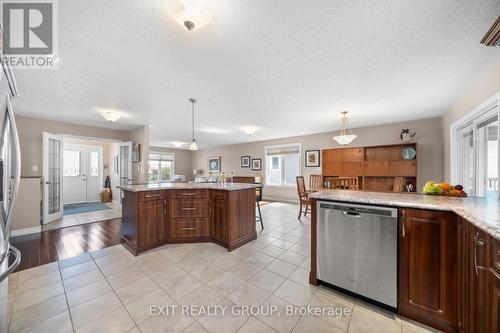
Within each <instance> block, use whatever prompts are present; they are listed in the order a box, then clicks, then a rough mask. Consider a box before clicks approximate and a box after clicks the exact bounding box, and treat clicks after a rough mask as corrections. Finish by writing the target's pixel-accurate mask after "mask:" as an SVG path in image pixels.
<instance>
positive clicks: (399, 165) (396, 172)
mask: <svg viewBox="0 0 500 333" xmlns="http://www.w3.org/2000/svg"><path fill="white" fill-rule="evenodd" d="M390 176H394V177H416V176H417V162H416V161H391V162H390Z"/></svg>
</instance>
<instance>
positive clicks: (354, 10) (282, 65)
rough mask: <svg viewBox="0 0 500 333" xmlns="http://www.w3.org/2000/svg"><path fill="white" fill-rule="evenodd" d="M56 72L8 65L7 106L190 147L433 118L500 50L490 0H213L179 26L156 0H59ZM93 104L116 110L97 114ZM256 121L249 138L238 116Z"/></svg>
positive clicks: (497, 7)
mask: <svg viewBox="0 0 500 333" xmlns="http://www.w3.org/2000/svg"><path fill="white" fill-rule="evenodd" d="M58 3H59V56H60V63H59V68H58V69H57V70H23V71H18V72H17V73H16V74H17V79H18V84H19V86H20V90H21V93H22V96H21V97H19V98H17V99H16V100H15V107H16V112H17V113H18V114H21V115H29V116H35V117H43V118H49V119H55V120H61V121H67V122H72V123H81V124H86V125H94V126H100V127H110V128H116V129H126V130H128V129H133V128H135V127H137V126H139V125H150V126H151V136H152V137H151V140H152V144H154V145H162V146H167V145H168V144H167V142H168V141H184V142H189V141H190V139H191V112H190V105H189V103H188V101H187V99H188V97H197V98H198V100H199V103H198V104H197V109H196V115H197V120H196V124H197V130H196V137H197V139H198V141H199V143H200V146H201V147H202V148H205V147H211V146H217V145H223V144H231V143H240V142H247V141H257V140H263V139H270V138H278V137H287V136H295V135H302V134H310V133H318V132H325V131H330V130H335V129H338V128H339V126H340V121H339V118H340V111H341V110H344V109H347V110H350V124H351V126H352V127H362V126H370V125H376V124H382V123H391V122H397V121H404V120H412V119H420V118H429V117H434V116H440V115H442V114H443V113H444V112H445V111H446V110H447V108H448V107H449V106H450V105H451V104H452V102H453V101H454V100H456V98H457V97H458V96H459V94H460V92H461V91H463V89H464V87H465V86H466V85H467V84H468V83H469V82H470V81H471V80H472V79H473V78H474V77H475V76H476V75H477V73H478V72H479V71H480V70H481V69H482V68H483V67H484V66H485V64H486V63H487V61H488V60H489V59H490V58H491V57H492V56H494V54H495V53H498V52H500V49H499V48H496V49H495V48H487V47H484V46H482V45H481V44H479V41H480V40H481V38H482V37H483V35H484V34H485V33H486V31H487V30H488V29H489V27H490V26H491V25H492V24H493V22H494V21H495V19H496V17H498V15H500V1H498V0H440V1H436V0H419V1H415V0H397V1H375V0H372V1H368V0H366V1H352V0H335V1H333V0H314V1H313V0H311V1H301V0H279V1H278V0H260V1H257V0H254V1H249V0H238V1H237V0H219V1H218V3H219V4H220V9H221V10H220V11H219V12H218V13H216V15H217V16H216V21H214V22H212V23H211V24H210V25H208V26H206V27H203V28H201V29H200V30H197V31H194V32H191V33H188V32H187V31H185V29H184V27H181V26H180V25H178V24H177V22H175V21H174V20H173V19H172V18H171V17H170V16H169V15H168V14H167V10H166V3H167V0H148V1H137V0H85V1H83V0H78V1H76V0H72V1H66V0H65V1H59V2H58ZM96 108H113V109H118V110H121V111H122V112H124V113H125V115H126V117H123V118H122V119H120V120H119V121H118V122H117V123H115V124H108V123H106V122H105V121H104V120H103V119H102V117H101V116H100V115H99V114H98V112H97V111H96ZM244 125H254V126H258V127H259V128H260V129H259V131H257V133H256V134H254V135H253V136H251V137H249V136H247V135H246V134H245V133H243V131H241V130H240V127H241V126H244Z"/></svg>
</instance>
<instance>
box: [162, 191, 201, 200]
mask: <svg viewBox="0 0 500 333" xmlns="http://www.w3.org/2000/svg"><path fill="white" fill-rule="evenodd" d="M208 192H209V190H173V191H171V196H172V198H178V199H181V198H184V199H186V198H196V199H200V198H208Z"/></svg>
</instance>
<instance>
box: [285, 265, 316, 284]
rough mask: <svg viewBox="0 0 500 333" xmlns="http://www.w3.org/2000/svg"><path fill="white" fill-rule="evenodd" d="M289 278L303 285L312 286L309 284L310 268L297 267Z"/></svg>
mask: <svg viewBox="0 0 500 333" xmlns="http://www.w3.org/2000/svg"><path fill="white" fill-rule="evenodd" d="M288 279H289V280H292V281H294V282H297V283H300V284H301V285H303V286H306V287H311V284H309V269H306V268H302V267H297V269H296V270H295V271H293V273H292V274H291V275H290V276H289V277H288Z"/></svg>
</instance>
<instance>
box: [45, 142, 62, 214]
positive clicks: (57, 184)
mask: <svg viewBox="0 0 500 333" xmlns="http://www.w3.org/2000/svg"><path fill="white" fill-rule="evenodd" d="M62 145H63V140H62V138H61V137H59V136H57V135H54V134H50V133H46V132H44V133H43V178H44V180H43V181H44V184H43V185H44V186H43V222H44V223H49V222H52V221H55V220H57V219H60V218H62V215H63V207H62V177H63V172H62V165H63V153H62Z"/></svg>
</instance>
